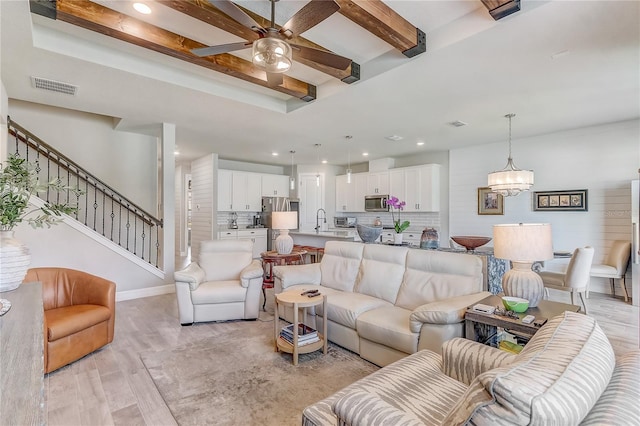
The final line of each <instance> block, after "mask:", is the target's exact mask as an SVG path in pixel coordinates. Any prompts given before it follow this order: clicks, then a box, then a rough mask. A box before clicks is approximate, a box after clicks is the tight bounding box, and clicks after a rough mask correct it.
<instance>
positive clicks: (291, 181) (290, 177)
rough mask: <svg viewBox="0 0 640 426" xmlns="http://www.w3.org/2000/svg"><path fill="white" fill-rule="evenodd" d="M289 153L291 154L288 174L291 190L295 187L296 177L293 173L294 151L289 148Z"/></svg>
mask: <svg viewBox="0 0 640 426" xmlns="http://www.w3.org/2000/svg"><path fill="white" fill-rule="evenodd" d="M289 153H290V154H291V176H289V189H290V190H292V191H293V190H294V189H296V178H295V177H294V176H295V175H294V174H293V154H295V153H296V152H295V151H293V150H291V151H289Z"/></svg>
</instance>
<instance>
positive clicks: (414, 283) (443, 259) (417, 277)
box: [395, 250, 482, 310]
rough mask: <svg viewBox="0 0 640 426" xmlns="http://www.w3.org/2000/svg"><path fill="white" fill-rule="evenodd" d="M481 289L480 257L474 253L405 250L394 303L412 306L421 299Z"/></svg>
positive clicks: (441, 297)
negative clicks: (404, 268) (401, 274)
mask: <svg viewBox="0 0 640 426" xmlns="http://www.w3.org/2000/svg"><path fill="white" fill-rule="evenodd" d="M479 291H482V261H481V260H480V258H479V257H477V256H472V255H464V254H463V255H461V254H453V253H446V252H438V251H431V250H409V252H408V253H407V264H406V271H405V273H404V277H403V280H402V285H401V286H400V290H399V291H398V297H397V299H396V302H395V304H396V306H400V307H402V308H405V309H409V310H413V309H415V308H416V307H418V306H420V305H424V304H425V303H431V302H435V301H437V300H443V299H447V298H449V297H455V296H462V295H465V294H471V293H477V292H479Z"/></svg>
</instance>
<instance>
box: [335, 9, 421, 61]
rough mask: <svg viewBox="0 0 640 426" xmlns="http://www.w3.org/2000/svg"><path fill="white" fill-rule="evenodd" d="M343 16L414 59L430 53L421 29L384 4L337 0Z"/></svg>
mask: <svg viewBox="0 0 640 426" xmlns="http://www.w3.org/2000/svg"><path fill="white" fill-rule="evenodd" d="M335 1H336V3H338V4H339V5H340V13H341V14H342V15H343V16H345V17H347V18H349V19H350V20H352V21H353V22H355V23H356V24H358V25H360V26H361V27H362V28H364V29H365V30H367V31H369V32H370V33H372V34H375V35H376V36H378V38H381V39H382V40H384V41H386V42H387V43H389V44H390V45H392V46H393V47H395V48H396V49H398V50H399V51H401V52H402V53H403V54H404V55H405V56H407V57H409V58H411V57H413V56H416V55H419V54H420V53H423V52H425V51H426V36H425V33H424V32H423V31H422V30H420V29H419V28H416V27H414V26H413V25H411V23H410V22H409V21H407V20H406V19H404V18H403V17H402V16H400V15H399V14H398V13H397V12H395V11H394V10H393V9H391V8H390V7H389V6H387V5H386V4H384V3H383V2H382V1H381V0H335Z"/></svg>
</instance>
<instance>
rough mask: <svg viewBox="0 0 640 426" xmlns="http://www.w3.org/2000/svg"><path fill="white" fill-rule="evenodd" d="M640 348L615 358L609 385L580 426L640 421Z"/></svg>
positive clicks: (635, 422) (631, 423)
mask: <svg viewBox="0 0 640 426" xmlns="http://www.w3.org/2000/svg"><path fill="white" fill-rule="evenodd" d="M638 401H640V351H638V350H635V351H632V352H629V353H626V354H624V355H621V356H620V357H618V359H617V360H616V368H615V369H614V370H613V375H612V376H611V381H610V382H609V386H607V389H605V391H604V392H603V393H602V395H601V396H600V399H598V402H596V405H595V406H594V407H593V409H592V410H591V411H589V414H588V415H587V417H586V418H585V419H584V421H583V422H582V423H580V424H581V425H587V426H592V425H593V426H596V425H638V424H640V404H638Z"/></svg>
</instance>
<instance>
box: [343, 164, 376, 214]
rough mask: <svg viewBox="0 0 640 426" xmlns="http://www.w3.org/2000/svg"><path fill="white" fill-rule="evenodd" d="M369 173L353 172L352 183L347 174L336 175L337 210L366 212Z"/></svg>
mask: <svg viewBox="0 0 640 426" xmlns="http://www.w3.org/2000/svg"><path fill="white" fill-rule="evenodd" d="M367 175H368V173H353V174H352V175H351V183H347V175H341V176H336V211H338V212H351V213H357V212H364V196H365V195H366V192H367Z"/></svg>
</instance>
